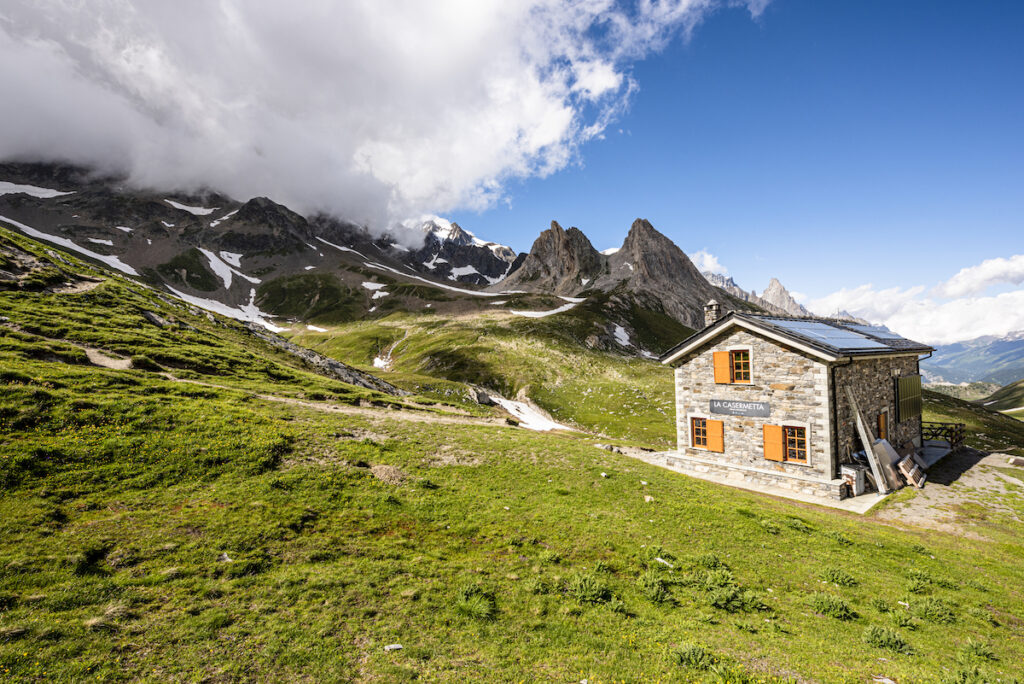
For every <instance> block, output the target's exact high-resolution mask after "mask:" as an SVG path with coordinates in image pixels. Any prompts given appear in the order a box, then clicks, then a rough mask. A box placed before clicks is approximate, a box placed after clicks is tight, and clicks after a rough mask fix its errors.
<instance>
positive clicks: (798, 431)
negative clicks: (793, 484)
mask: <svg viewBox="0 0 1024 684" xmlns="http://www.w3.org/2000/svg"><path fill="white" fill-rule="evenodd" d="M782 429H783V431H784V432H785V439H786V454H785V456H786V460H787V461H796V462H797V463H807V428H802V427H792V426H789V425H786V426H784V427H783V428H782Z"/></svg>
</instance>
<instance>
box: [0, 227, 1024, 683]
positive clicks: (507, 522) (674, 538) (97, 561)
mask: <svg viewBox="0 0 1024 684" xmlns="http://www.w3.org/2000/svg"><path fill="white" fill-rule="evenodd" d="M0 235H2V242H0V244H2V245H3V246H4V248H5V249H4V254H5V257H4V259H5V262H4V264H2V265H0V269H3V270H5V271H6V272H7V273H12V272H13V271H15V270H17V271H18V273H17V274H16V276H15V277H16V279H17V282H18V285H17V287H16V288H14V289H11V288H10V286H9V289H7V290H6V291H0V310H2V311H3V312H4V316H5V318H6V319H7V320H5V321H3V325H2V326H0V368H2V369H3V370H2V372H0V383H2V384H3V391H2V392H0V444H2V445H3V458H2V459H0V482H2V486H3V488H4V491H5V494H4V496H3V497H2V498H0V534H2V535H3V538H4V544H3V545H2V547H0V672H3V673H4V676H5V678H9V679H12V680H15V681H20V680H50V679H56V680H60V681H71V680H82V679H87V678H88V679H93V678H95V679H99V680H102V681H130V680H160V681H167V680H208V681H228V680H240V679H247V680H260V681H296V680H355V681H405V680H412V679H421V680H427V681H437V680H451V679H455V678H458V679H460V680H462V681H481V682H484V681H487V682H489V681H494V679H495V676H496V673H500V674H499V677H500V678H501V679H503V680H509V681H517V680H528V681H533V680H557V681H579V680H581V679H588V680H589V681H592V682H594V681H614V680H623V679H625V680H627V681H656V680H659V679H660V680H684V681H686V680H689V681H723V680H724V681H793V680H797V681H829V682H831V681H849V682H859V681H867V680H869V679H870V678H871V677H873V676H877V675H884V676H887V677H889V678H892V679H894V680H895V681H900V682H915V681H917V682H931V681H969V679H970V677H975V679H979V680H987V681H996V680H1001V681H1010V678H1011V677H1013V676H1020V674H1021V673H1020V671H1019V670H1020V668H1019V663H1020V662H1022V661H1024V645H1022V644H1021V642H1020V640H1019V639H1018V638H1017V633H1018V630H1017V621H1018V617H1017V616H1019V615H1020V613H1021V611H1022V608H1024V601H1022V596H1021V593H1020V586H1021V583H1022V581H1024V570H1022V568H1024V565H1022V563H1021V559H1022V558H1024V545H1022V543H1021V541H1020V540H1021V539H1022V538H1024V537H1022V536H1021V534H1020V533H1019V532H1020V531H1021V530H1020V523H1019V520H1018V521H1016V522H1014V521H1013V520H1012V519H1011V520H1009V521H1008V522H1007V523H1006V524H1007V525H1009V526H1010V528H1009V529H1010V530H1011V531H1016V534H1012V535H1008V536H1006V537H1005V538H1004V537H1002V536H1001V537H1000V538H999V540H1000V541H999V543H998V544H993V543H991V542H990V541H987V540H985V539H984V538H978V537H979V536H980V537H984V533H985V528H984V527H983V526H978V527H977V528H972V529H976V530H977V536H975V535H974V534H973V533H972V535H969V536H967V537H957V536H951V535H948V534H945V533H942V532H937V531H933V530H928V529H921V528H916V527H907V526H902V525H894V524H892V523H886V524H880V523H878V522H874V521H873V520H872V519H871V518H867V519H865V518H861V517H854V516H848V515H845V514H838V513H835V512H833V511H824V510H822V509H819V508H817V507H814V506H806V505H799V504H794V503H791V502H786V501H782V500H776V499H772V498H770V497H765V496H759V495H756V494H752V493H747V492H743V491H739V490H735V489H730V488H727V487H721V486H716V485H713V484H709V483H705V482H702V481H697V480H693V479H690V478H687V477H685V476H680V475H678V474H675V473H671V472H668V471H663V470H659V469H657V468H654V467H652V466H649V465H647V464H645V463H643V462H641V461H637V460H633V459H630V458H628V457H626V456H623V455H620V454H616V453H612V452H609V451H606V450H603V449H599V448H596V447H595V444H596V443H597V442H598V441H599V440H598V439H597V438H595V436H593V435H591V434H587V433H572V432H556V433H533V432H529V431H527V430H523V429H522V428H518V427H515V426H513V425H510V424H508V423H506V422H505V421H504V420H503V419H502V417H501V416H502V414H501V413H500V412H497V411H496V410H495V409H492V408H488V407H484V406H479V405H477V404H476V403H475V402H473V401H472V400H471V399H469V398H468V395H467V392H466V390H467V389H468V388H467V387H466V386H465V385H462V384H460V383H458V382H455V381H453V380H444V379H441V378H442V377H455V376H454V375H452V373H453V372H457V373H464V374H465V377H464V379H471V380H473V381H475V382H477V381H480V380H481V379H483V380H488V381H489V382H491V383H492V384H495V385H498V386H501V387H504V388H505V389H506V390H507V391H508V392H509V393H510V394H511V393H512V392H513V391H518V389H523V388H527V387H533V383H534V382H535V381H534V380H533V378H534V377H536V374H538V373H541V374H546V373H552V374H557V375H558V376H560V380H561V382H563V383H565V384H568V383H581V382H584V381H585V380H586V379H587V378H588V377H590V376H592V375H594V374H595V373H597V374H599V376H600V377H612V376H611V375H609V374H610V373H612V372H618V373H622V374H623V375H624V377H623V378H622V379H620V380H619V383H620V385H622V384H626V385H627V386H628V387H630V388H637V389H641V390H643V391H645V392H650V391H651V390H652V389H653V388H654V387H656V386H659V385H661V383H664V386H666V387H668V388H670V387H671V377H670V374H669V373H668V371H667V370H666V369H664V368H662V367H660V366H658V365H656V364H655V363H654V362H650V361H644V360H642V359H630V358H628V357H626V356H624V355H622V354H616V353H614V352H611V351H607V352H605V351H596V350H593V349H589V348H588V347H586V346H585V345H580V344H579V343H578V341H577V342H576V343H575V346H573V342H572V341H573V340H578V337H579V336H580V335H582V334H583V332H584V331H574V330H575V328H576V323H570V324H565V322H563V323H562V324H559V323H558V321H559V320H560V317H562V316H565V315H566V314H557V315H552V316H548V317H544V318H536V319H535V318H528V317H521V316H515V315H514V314H502V315H496V316H495V317H494V318H493V319H491V318H488V317H484V318H483V319H478V318H477V317H475V316H466V317H465V318H458V317H441V316H439V315H437V314H436V313H431V314H423V315H413V314H391V315H390V316H387V317H385V318H383V319H381V320H377V321H370V322H366V323H365V328H360V327H359V325H363V324H359V325H357V324H354V323H345V324H339V326H338V328H337V329H336V330H333V329H328V331H327V332H325V333H317V334H314V333H316V332H317V331H306V332H303V333H301V334H296V335H295V338H296V339H298V340H300V341H303V342H309V343H311V344H312V343H319V345H320V346H321V347H322V348H323V349H325V350H328V351H331V352H332V353H337V355H338V356H339V357H341V358H342V360H347V361H350V362H351V364H352V365H363V366H364V367H365V369H366V370H369V368H372V367H373V366H372V359H370V355H371V354H372V355H374V356H376V355H379V353H380V351H381V349H382V348H383V347H385V346H387V345H389V344H390V342H391V341H393V340H394V339H395V337H396V335H397V333H398V332H399V331H405V330H409V336H408V338H407V342H408V343H409V344H410V350H409V351H407V352H404V353H403V352H402V348H401V347H400V348H399V349H398V350H397V351H396V352H395V353H394V354H393V359H394V366H395V371H393V372H389V371H379V373H380V374H381V375H384V376H386V377H385V378H384V379H385V380H387V381H388V382H390V383H393V384H394V385H397V386H399V387H400V388H404V389H405V390H406V391H411V392H412V394H409V395H401V394H400V393H391V394H388V393H384V392H380V391H375V390H372V389H369V388H366V387H358V386H355V385H351V384H348V383H343V382H340V381H339V380H338V379H337V378H332V377H327V376H325V375H324V374H323V373H322V372H319V371H318V367H317V366H315V365H311V364H309V363H306V362H304V361H302V360H301V359H299V358H298V357H296V356H295V355H293V354H289V353H287V352H285V351H284V350H282V349H281V348H280V347H278V346H274V345H272V344H268V343H266V342H265V341H263V339H262V338H261V337H258V336H254V335H253V334H251V332H250V329H249V328H247V327H246V326H244V325H242V324H239V323H237V322H234V321H231V320H228V319H225V318H222V317H220V316H217V315H212V314H208V313H206V312H203V311H200V310H198V309H195V308H192V307H189V306H188V305H186V304H183V303H181V302H179V301H177V300H175V299H172V298H170V297H167V296H165V295H163V294H161V293H159V292H157V291H154V290H151V289H149V288H148V287H145V286H143V285H140V284H138V283H135V282H133V281H132V280H130V279H126V278H123V277H121V276H118V275H114V274H111V273H110V272H107V271H103V270H101V269H98V268H96V267H94V266H91V265H88V264H86V263H84V262H81V261H79V260H78V259H76V258H74V257H73V256H71V255H69V254H67V253H62V252H58V251H55V250H52V249H49V248H46V247H43V246H42V245H40V244H38V243H36V242H34V241H32V240H29V239H27V238H24V237H22V236H19V235H15V234H13V233H9V232H3V233H0ZM12 254H20V255H22V256H21V257H20V258H19V259H13V258H11V255H12ZM23 255H28V256H29V257H31V259H32V260H34V263H32V264H28V257H25V256H23ZM15 261H17V262H18V264H17V265H15V264H14V263H13V262H15ZM26 266H27V268H26ZM8 282H13V281H11V280H10V279H8ZM583 306H584V305H583V304H582V303H581V304H580V306H578V307H575V308H573V309H570V310H569V311H568V312H567V313H568V314H570V315H571V316H576V317H577V318H569V319H566V320H567V321H573V320H575V321H578V322H579V324H580V325H583V326H586V325H592V324H594V323H595V321H593V320H588V317H587V315H586V309H585V308H583ZM144 312H148V313H149V316H147V315H146V313H144ZM154 320H156V321H157V322H153V321H154ZM159 321H164V322H166V323H167V325H162V324H160V323H159ZM531 326H535V327H531ZM429 330H433V331H434V334H436V335H437V340H436V342H435V341H434V336H433V335H430V334H427V331H429ZM403 335H404V332H403ZM445 336H451V337H449V338H445ZM517 339H518V340H519V341H520V344H521V345H522V346H523V348H525V347H530V349H531V350H530V352H529V353H528V354H526V353H524V354H523V355H522V356H515V355H514V354H513V352H515V351H516V347H515V345H514V344H513V342H514V341H515V340H517ZM453 340H456V341H458V342H459V344H457V345H454V347H453V346H452V345H451V342H452V341H453ZM474 340H479V341H480V347H481V348H480V349H472V346H473V344H474ZM502 340H504V343H505V344H506V345H507V346H506V347H504V348H502V349H501V351H500V352H495V353H496V354H502V355H505V356H507V357H509V358H510V359H511V360H512V362H511V363H509V364H503V365H499V364H497V363H494V362H493V361H492V358H493V357H492V355H491V354H492V353H491V352H488V351H487V350H486V348H487V347H489V346H490V345H491V344H493V343H495V342H496V341H502ZM435 344H436V346H432V345H435ZM174 349H179V350H180V352H179V353H178V354H174V353H172V352H173V350H174ZM439 349H451V350H452V351H459V350H467V351H466V354H465V355H463V356H462V357H459V359H457V361H464V362H465V363H461V364H460V363H453V364H451V365H445V363H443V361H444V360H443V359H442V360H441V361H442V362H438V361H437V357H436V353H437V350H439ZM534 353H540V354H543V355H544V356H542V357H541V358H543V359H550V360H552V366H553V367H552V368H547V367H546V366H547V362H546V361H545V362H544V363H540V364H535V365H536V366H538V367H537V368H527V367H524V366H523V365H522V362H521V361H520V360H517V359H525V358H529V357H531V356H532V355H533V354H534ZM90 358H92V359H93V360H92V361H91V360H90ZM127 358H130V359H131V360H132V364H131V367H124V366H125V365H127V364H120V366H121V367H107V366H117V365H118V364H117V363H115V362H117V361H119V360H121V361H123V360H124V359H127ZM368 360H369V363H367V361H368ZM431 360H433V363H431V362H430V361H431ZM556 360H558V361H559V362H558V363H557V364H554V363H553V361H556ZM97 362H99V364H100V365H98V363H97ZM357 362H358V363H357ZM634 364H635V365H634ZM541 366H545V367H543V368H541ZM502 368H511V369H513V372H512V373H504V372H503V371H502V370H501V369H502ZM595 369H596V370H595ZM356 371H360V369H359V368H355V369H354V371H353V372H356ZM627 372H628V373H629V375H626V373H627ZM353 377H354V378H355V377H358V378H362V379H364V380H366V381H367V382H372V377H371V376H370V375H369V374H362V375H358V376H353ZM425 379H429V381H426V380H425ZM382 387H383V388H384V389H388V388H387V386H383V385H382ZM389 391H391V392H394V390H389ZM649 399H650V395H648V396H647V397H638V401H637V403H643V402H646V401H648V400H649ZM605 401H607V402H608V404H607V405H602V404H595V405H594V409H595V410H596V411H598V412H599V413H600V414H601V415H600V416H596V415H595V416H593V417H591V418H590V419H589V421H590V424H591V425H597V424H598V422H600V423H601V424H603V425H605V426H606V431H607V432H613V431H618V432H619V433H620V434H622V435H624V436H627V437H629V438H630V439H631V440H635V441H637V442H643V441H645V440H644V438H645V437H646V436H647V435H645V434H643V430H642V429H641V430H639V431H637V430H636V425H637V421H635V419H634V418H633V416H631V415H626V412H625V411H615V410H607V408H608V406H609V405H611V404H613V403H614V402H615V401H618V402H620V403H623V404H624V403H625V402H622V400H621V399H616V398H610V399H608V400H605ZM928 401H929V405H931V406H934V404H933V403H932V402H936V401H938V402H941V403H940V405H939V408H938V409H933V410H941V411H949V412H955V413H956V415H962V412H965V411H969V412H974V411H978V410H979V409H977V407H973V406H971V405H968V404H964V403H963V402H959V401H957V400H955V399H952V398H945V397H938V398H937V397H935V396H933V395H929V396H928ZM557 403H558V402H557V401H556V402H554V403H553V404H557ZM623 408H628V407H626V406H624V405H623ZM989 413H991V412H984V415H985V416H986V418H987V417H988V415H989ZM576 415H577V416H579V420H578V422H579V423H580V424H581V425H585V424H586V423H587V422H588V421H587V419H585V416H583V414H582V413H578V414H576ZM991 415H992V416H995V417H996V418H992V420H998V419H1002V421H1008V419H1005V418H1003V417H1001V416H999V415H998V414H994V413H992V414H991ZM652 420H654V418H653V417H652ZM669 421H670V419H666V422H669ZM999 424H1000V425H1002V424H1003V423H1002V422H1000V423H999ZM991 425H994V423H987V422H986V423H979V424H978V429H980V430H984V431H985V433H986V434H987V433H988V432H989V431H990V428H991ZM641 427H642V426H641ZM638 432H639V433H640V434H637V433H638ZM973 438H974V437H972V439H973ZM647 441H648V442H656V441H657V440H656V439H655V440H647ZM1017 496H1019V493H1018V494H1017ZM645 497H650V500H647V499H646V498H645ZM967 524H974V523H971V521H968V523H967ZM979 525H981V524H980V523H979ZM1014 526H1015V527H1014ZM392 644H400V645H401V646H402V648H401V649H393V650H387V649H386V648H385V647H387V646H389V645H392ZM976 672H977V674H973V673H976Z"/></svg>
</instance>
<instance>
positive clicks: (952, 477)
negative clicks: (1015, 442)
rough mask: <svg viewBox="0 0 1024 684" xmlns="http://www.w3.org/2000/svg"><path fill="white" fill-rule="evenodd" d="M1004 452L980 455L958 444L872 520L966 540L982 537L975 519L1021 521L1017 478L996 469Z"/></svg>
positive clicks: (1023, 502)
mask: <svg viewBox="0 0 1024 684" xmlns="http://www.w3.org/2000/svg"><path fill="white" fill-rule="evenodd" d="M1007 458H1008V456H1007V455H1006V454H1001V453H994V454H986V453H984V452H980V451H975V450H973V449H964V450H962V451H960V452H959V453H954V454H950V455H949V456H946V457H945V458H944V459H942V460H941V461H939V462H938V463H936V464H935V465H934V466H932V467H931V468H929V469H928V480H927V481H926V482H925V485H924V488H923V489H921V490H919V491H918V492H916V494H915V495H914V497H913V498H912V499H910V500H909V501H905V502H901V503H896V504H892V505H890V506H887V507H883V508H882V509H881V510H879V511H878V512H877V513H876V514H875V518H876V519H877V520H881V521H885V522H888V523H895V524H907V525H916V526H918V527H927V528H929V529H934V530H940V531H942V532H948V533H951V534H956V535H960V536H964V537H969V538H972V539H985V537H984V535H982V534H980V533H979V532H978V529H977V528H976V526H975V524H976V523H977V522H979V521H980V520H984V519H985V518H987V517H988V516H990V515H997V516H999V517H1000V518H1003V519H1006V520H1009V521H1015V522H1024V520H1022V515H1021V513H1022V511H1024V497H1022V496H1021V494H1020V493H1019V492H1020V487H1021V485H1022V484H1024V482H1022V480H1024V469H1020V471H1021V474H1022V479H1021V480H1018V479H1016V478H1013V477H1010V476H1007V475H1005V474H1003V473H1001V472H999V471H998V470H997V469H996V468H1009V467H1012V466H1009V465H1008V464H1007ZM979 516H981V517H979Z"/></svg>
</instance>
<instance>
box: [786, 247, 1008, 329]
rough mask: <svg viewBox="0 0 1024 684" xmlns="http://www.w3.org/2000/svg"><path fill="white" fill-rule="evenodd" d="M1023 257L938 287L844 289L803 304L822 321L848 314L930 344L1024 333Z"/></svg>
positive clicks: (992, 262)
mask: <svg viewBox="0 0 1024 684" xmlns="http://www.w3.org/2000/svg"><path fill="white" fill-rule="evenodd" d="M1021 283H1024V254H1017V255H1015V256H1011V257H1009V258H1008V259H1007V258H997V259H987V260H985V261H983V262H981V263H980V264H978V265H976V266H970V267H967V268H964V269H961V270H960V271H959V272H958V273H956V274H955V275H954V276H953V277H951V278H950V279H949V280H946V281H944V282H942V283H939V284H938V285H936V286H935V287H932V288H927V287H925V286H924V285H917V286H915V287H908V288H898V287H893V288H886V289H876V288H875V287H874V286H872V285H871V284H867V285H861V286H860V287H855V288H852V289H847V288H843V289H841V290H839V291H837V292H833V293H832V294H829V295H826V296H824V297H821V298H817V299H813V298H812V299H811V300H810V301H807V302H805V303H804V306H806V307H807V308H808V309H810V310H811V311H813V312H814V313H816V314H818V315H829V314H832V313H835V312H836V311H840V310H845V311H849V312H850V313H852V314H853V315H855V316H859V317H861V318H866V319H868V320H870V321H873V322H878V323H883V324H885V325H887V326H888V327H889V328H891V329H892V330H895V331H896V332H898V333H900V334H901V335H904V336H906V337H909V338H911V339H915V340H918V341H921V342H926V343H928V344H950V343H952V342H961V341H964V340H969V339H973V338H976V337H982V336H985V335H995V336H998V337H1002V336H1004V335H1006V334H1008V333H1011V332H1016V331H1018V330H1024V289H1015V290H1014V289H1010V290H1006V291H1003V292H999V291H998V290H999V289H1004V290H1005V288H1007V287H1008V286H1019V285H1020V284H1021Z"/></svg>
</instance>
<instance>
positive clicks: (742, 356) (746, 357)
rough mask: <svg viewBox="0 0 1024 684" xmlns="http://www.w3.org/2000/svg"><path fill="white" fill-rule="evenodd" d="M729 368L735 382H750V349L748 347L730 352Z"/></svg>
mask: <svg viewBox="0 0 1024 684" xmlns="http://www.w3.org/2000/svg"><path fill="white" fill-rule="evenodd" d="M729 368H730V370H731V371H732V381H733V382H734V383H749V382H750V351H749V350H746V349H742V350H736V351H731V352H729Z"/></svg>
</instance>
